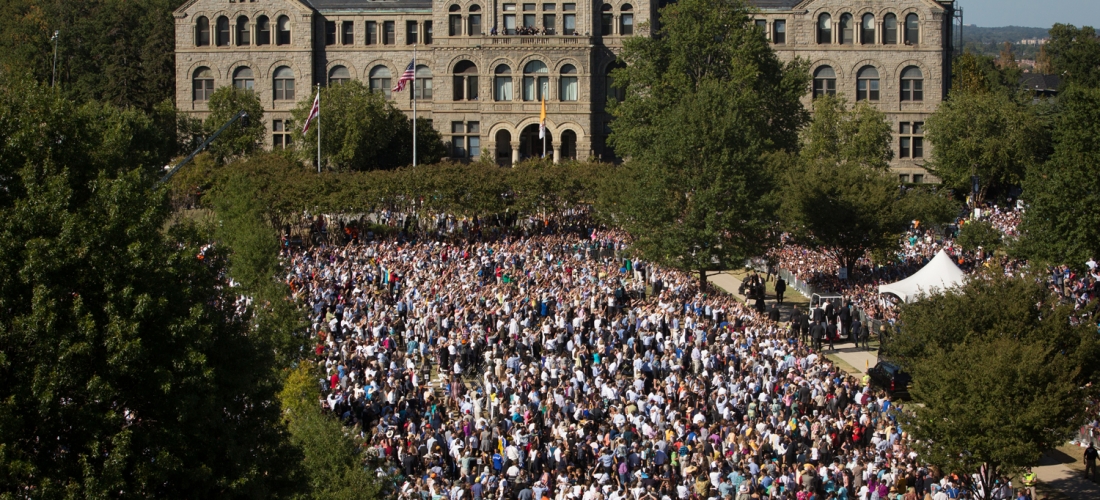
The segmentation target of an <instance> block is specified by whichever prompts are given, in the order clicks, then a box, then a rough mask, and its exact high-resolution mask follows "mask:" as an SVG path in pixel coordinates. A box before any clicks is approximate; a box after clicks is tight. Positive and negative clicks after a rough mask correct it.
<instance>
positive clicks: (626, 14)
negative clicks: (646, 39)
mask: <svg viewBox="0 0 1100 500" xmlns="http://www.w3.org/2000/svg"><path fill="white" fill-rule="evenodd" d="M632 10H634V7H632V6H631V5H630V4H623V6H622V8H620V9H619V12H620V13H619V34H620V35H633V34H634V13H633V12H631V11H632Z"/></svg>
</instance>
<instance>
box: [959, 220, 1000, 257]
mask: <svg viewBox="0 0 1100 500" xmlns="http://www.w3.org/2000/svg"><path fill="white" fill-rule="evenodd" d="M1002 240H1003V236H1002V235H1001V232H1000V231H998V230H997V228H995V227H993V224H990V223H989V222H987V221H983V220H976V221H972V222H967V223H966V224H964V225H963V227H962V228H960V229H959V237H958V243H959V246H960V247H962V249H963V250H966V251H969V252H973V251H975V250H977V249H978V247H981V248H982V249H984V250H985V251H987V252H992V251H994V250H996V249H998V248H1000V247H1001V245H1002V244H1003V243H1002Z"/></svg>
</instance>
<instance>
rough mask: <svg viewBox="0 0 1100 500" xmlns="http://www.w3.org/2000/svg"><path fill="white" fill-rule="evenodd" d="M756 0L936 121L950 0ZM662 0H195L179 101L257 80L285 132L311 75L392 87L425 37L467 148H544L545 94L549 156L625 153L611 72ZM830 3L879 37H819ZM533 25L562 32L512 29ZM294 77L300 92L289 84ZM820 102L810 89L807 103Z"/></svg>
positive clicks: (505, 155) (822, 53)
mask: <svg viewBox="0 0 1100 500" xmlns="http://www.w3.org/2000/svg"><path fill="white" fill-rule="evenodd" d="M756 4H757V5H758V7H759V8H760V11H759V13H758V16H757V17H758V19H759V20H760V21H762V22H764V23H765V26H764V31H765V34H766V35H767V36H768V37H769V38H770V39H772V40H773V42H782V43H775V44H774V46H775V48H776V49H777V51H778V52H779V54H780V55H781V57H783V58H788V59H789V58H793V57H802V58H805V59H807V60H809V61H811V63H812V64H813V66H812V68H813V70H817V69H819V68H821V67H822V66H826V65H827V66H830V67H832V68H833V70H834V72H835V84H834V85H835V91H836V92H837V93H838V94H843V95H845V96H848V97H849V98H853V99H852V100H854V97H855V95H856V75H857V73H858V72H859V71H860V70H861V69H862V68H864V67H865V66H870V67H874V68H876V69H877V71H878V74H879V75H880V78H879V82H880V83H879V85H880V90H879V95H878V99H877V100H872V101H871V102H873V103H874V104H875V105H876V106H878V107H879V108H880V109H883V110H884V111H886V112H887V113H888V115H889V116H890V118H891V120H893V121H894V122H895V124H896V125H898V127H900V124H901V123H913V122H916V123H921V122H923V119H924V117H925V116H927V115H928V114H929V113H931V112H932V111H933V110H935V107H936V104H937V103H938V102H940V101H941V100H942V97H943V93H944V91H945V89H946V86H947V82H946V78H945V75H949V74H950V70H949V67H948V64H949V62H948V61H949V54H948V52H949V50H950V41H949V40H948V39H947V38H948V37H949V34H950V12H949V11H950V9H951V4H950V3H949V2H946V3H940V2H937V1H934V0H903V1H902V2H901V3H900V5H899V4H898V2H887V1H885V0H871V1H866V0H861V1H860V2H858V3H854V2H853V0H846V1H845V0H802V1H798V0H757V1H756ZM657 5H658V2H656V1H650V0H646V1H637V0H608V1H602V0H539V1H538V2H534V1H533V0H528V1H526V2H525V1H524V0H491V1H490V0H313V1H312V2H306V1H303V0H256V1H249V2H243V1H241V2H230V1H229V0H191V1H190V2H188V3H186V4H184V5H183V6H181V7H180V8H179V9H178V10H177V11H176V13H175V19H176V79H177V80H176V104H177V107H178V108H179V109H181V110H185V111H188V112H192V113H194V114H196V115H197V116H200V117H202V116H204V115H205V113H206V111H207V110H206V102H205V100H204V96H205V94H207V93H208V92H207V91H205V89H208V88H209V87H210V85H211V84H212V85H213V87H218V86H222V85H232V84H237V85H240V86H245V87H249V86H250V87H251V88H253V89H254V90H256V91H257V92H258V94H259V96H260V99H261V101H262V102H263V105H264V108H265V113H266V115H265V121H266V122H267V123H266V125H267V126H268V129H269V131H270V132H271V134H269V136H268V143H269V145H272V146H277V145H278V144H279V142H278V138H277V137H275V134H277V133H278V131H277V130H274V129H276V128H277V127H278V126H279V125H280V124H285V123H286V121H287V120H289V119H290V110H291V109H293V108H294V107H295V106H296V104H297V102H298V101H300V100H302V99H305V98H308V96H312V95H313V93H314V90H313V88H312V87H314V86H316V85H319V84H328V83H329V80H330V79H339V78H357V79H360V80H362V81H364V82H366V83H368V84H369V85H371V86H372V87H373V88H378V89H384V88H388V87H390V86H393V85H394V84H395V83H396V82H397V78H398V77H399V76H400V75H401V73H402V72H403V71H404V70H405V67H406V66H407V65H408V64H409V61H411V60H412V59H413V54H414V49H415V51H416V64H417V67H418V69H417V75H418V79H419V81H418V82H417V84H416V87H417V90H416V92H417V95H418V98H417V100H416V112H417V114H418V116H421V117H426V118H429V119H431V120H432V123H433V126H434V127H436V128H437V129H438V130H439V131H440V133H441V134H443V136H444V138H445V139H446V140H448V141H449V142H452V152H453V153H454V154H455V155H456V156H461V157H465V158H471V157H477V156H480V155H484V154H490V155H493V157H494V158H496V159H497V161H498V162H500V163H501V164H508V163H511V162H512V161H515V160H517V159H520V158H523V157H527V156H533V155H540V154H543V149H542V143H541V141H540V140H539V139H538V137H537V133H538V130H537V129H538V121H539V112H540V109H541V102H540V100H541V98H542V97H545V101H546V111H547V130H548V131H549V133H550V138H549V140H548V143H547V148H546V151H545V154H547V155H549V154H553V156H554V158H555V159H559V158H566V157H569V158H580V159H584V158H588V157H602V158H604V159H610V158H613V153H612V152H611V151H610V150H608V149H606V148H605V145H604V142H605V141H604V139H605V137H606V133H607V130H608V125H607V124H608V122H609V119H610V117H609V116H608V115H607V114H605V113H604V106H603V103H605V102H606V101H607V98H608V78H607V73H608V71H609V70H610V69H611V68H612V67H613V66H614V64H615V58H616V56H617V54H618V53H619V52H620V50H621V47H622V40H623V38H624V37H626V36H644V33H642V31H641V30H640V29H638V26H639V25H641V24H642V23H646V22H648V21H650V20H651V19H653V18H654V17H655V16H656V9H657ZM888 12H889V13H894V14H895V15H896V16H897V18H898V19H899V24H900V23H902V22H903V21H904V19H905V16H906V15H908V14H910V13H916V14H917V15H918V16H919V26H920V28H919V29H920V39H919V41H918V43H915V44H912V45H906V44H904V43H902V40H901V39H900V38H899V43H897V44H892V45H887V44H882V43H881V41H882V39H881V36H879V34H881V33H882V29H883V28H882V23H883V20H884V19H885V15H886V13H888ZM822 13H829V14H830V15H832V16H833V18H834V19H836V20H839V19H840V16H841V15H842V14H845V13H849V14H851V15H852V16H854V18H855V19H861V18H862V17H861V16H862V15H863V14H864V13H871V14H873V16H874V19H875V23H877V25H876V26H877V29H876V30H875V33H876V37H877V38H876V40H875V43H869V44H862V43H861V42H862V40H861V39H860V38H858V37H859V33H857V34H856V35H855V36H856V39H855V42H854V43H853V44H850V45H847V44H841V43H838V41H840V40H843V36H844V35H843V33H842V30H840V29H838V28H837V27H833V29H832V34H831V37H832V38H831V39H830V42H831V43H817V41H818V40H817V35H818V33H817V20H818V16H819V15H820V14H822ZM776 21H782V22H784V23H785V30H784V34H785V36H784V38H783V39H779V38H776V35H777V33H778V31H777V28H776V26H777V25H776ZM524 26H533V27H534V28H536V29H539V30H543V29H545V30H547V31H549V34H530V35H525V34H514V33H511V32H510V30H512V29H513V28H515V29H516V30H517V32H516V33H519V32H520V31H519V30H520V28H522V27H524ZM566 28H571V29H570V30H568V32H567V30H566ZM856 31H857V32H858V31H859V30H858V26H857V29H856ZM604 32H606V33H604ZM901 33H902V31H901V28H900V27H899V35H898V36H899V37H901V36H902V35H901ZM838 37H839V38H838ZM909 67H916V68H919V69H920V70H921V72H922V78H923V95H922V96H921V97H922V99H921V100H919V101H906V102H902V101H901V100H900V96H899V93H900V91H901V80H900V78H901V76H900V75H901V74H902V72H903V71H905V70H906V69H907V68H909ZM242 68H244V69H242ZM249 72H250V73H251V75H249V74H248V73H249ZM276 76H278V78H280V79H281V80H277V79H276ZM287 78H291V79H292V83H291V85H292V86H293V87H292V89H293V90H290V91H288V90H287ZM211 79H212V80H213V81H212V82H210V81H209V80H211ZM574 82H575V83H574ZM808 90H809V89H808ZM413 92H414V90H413V85H410V86H409V87H407V88H406V90H404V91H403V92H401V93H399V94H393V95H391V97H390V98H391V99H392V100H393V102H394V105H396V106H397V107H398V108H400V109H402V110H404V111H406V112H408V113H410V114H411V113H412V112H413V103H412V96H413ZM509 97H510V99H509ZM810 100H811V94H810V93H807V97H806V103H807V105H809V103H810ZM276 122H279V123H276ZM474 124H476V126H475V125H474ZM898 127H896V132H899V133H900V130H901V129H900V128H898ZM901 140H902V137H901V136H900V135H899V137H898V141H901ZM910 140H911V138H910ZM899 144H900V142H899ZM899 148H900V146H899ZM924 154H925V156H926V155H927V153H926V150H925V151H924ZM910 156H912V151H911V150H910ZM919 164H920V159H919V158H906V159H898V160H896V161H895V167H896V168H897V169H898V171H899V172H900V173H906V174H910V173H913V174H915V173H918V172H919V173H921V174H923V169H920V167H919Z"/></svg>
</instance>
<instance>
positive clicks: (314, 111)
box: [302, 90, 321, 134]
mask: <svg viewBox="0 0 1100 500" xmlns="http://www.w3.org/2000/svg"><path fill="white" fill-rule="evenodd" d="M318 116H321V91H320V90H318V91H317V97H314V98H313V107H311V108H309V115H308V116H306V124H305V126H304V127H302V134H305V133H306V132H309V124H310V123H313V120H314V119H315V118H317V117H318Z"/></svg>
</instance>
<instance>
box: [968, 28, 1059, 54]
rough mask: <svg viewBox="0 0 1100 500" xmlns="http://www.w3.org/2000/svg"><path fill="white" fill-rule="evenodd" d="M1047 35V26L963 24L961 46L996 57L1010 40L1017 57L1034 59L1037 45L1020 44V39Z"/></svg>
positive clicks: (1046, 36) (1037, 49)
mask: <svg viewBox="0 0 1100 500" xmlns="http://www.w3.org/2000/svg"><path fill="white" fill-rule="evenodd" d="M1049 36H1050V35H1049V29H1048V28H1024V27H1021V26H1002V27H999V28H982V27H978V26H963V47H964V49H965V50H969V51H970V52H974V53H977V54H984V55H987V56H992V57H997V55H999V54H1000V52H1001V47H1002V46H1003V45H1004V43H1005V42H1012V50H1013V53H1015V55H1016V58H1017V59H1034V58H1035V56H1036V53H1037V52H1039V46H1038V45H1022V44H1020V40H1031V39H1035V38H1048V37H1049Z"/></svg>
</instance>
